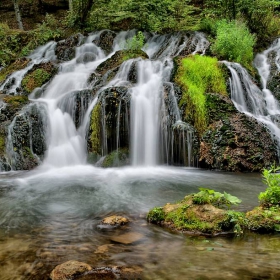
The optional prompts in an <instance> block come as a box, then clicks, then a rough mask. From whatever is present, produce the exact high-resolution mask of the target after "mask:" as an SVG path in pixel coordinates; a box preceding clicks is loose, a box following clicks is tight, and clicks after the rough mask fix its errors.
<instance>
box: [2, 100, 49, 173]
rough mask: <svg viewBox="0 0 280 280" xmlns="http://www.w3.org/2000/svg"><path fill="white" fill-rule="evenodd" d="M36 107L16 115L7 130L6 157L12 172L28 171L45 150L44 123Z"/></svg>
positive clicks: (32, 106)
mask: <svg viewBox="0 0 280 280" xmlns="http://www.w3.org/2000/svg"><path fill="white" fill-rule="evenodd" d="M39 110H43V108H40V109H39V108H38V107H36V105H30V107H29V108H28V110H27V111H25V112H23V113H21V114H19V115H17V116H16V117H15V118H14V120H13V121H12V123H11V124H10V126H9V128H8V138H11V139H8V141H11V143H9V145H8V151H7V153H8V157H10V161H11V166H12V168H13V169H14V170H30V169H33V168H34V167H36V166H37V165H38V164H39V162H40V157H41V158H42V157H43V155H44V152H45V150H46V143H45V142H46V141H45V131H44V128H45V121H44V120H43V117H42V115H41V113H40V112H39Z"/></svg>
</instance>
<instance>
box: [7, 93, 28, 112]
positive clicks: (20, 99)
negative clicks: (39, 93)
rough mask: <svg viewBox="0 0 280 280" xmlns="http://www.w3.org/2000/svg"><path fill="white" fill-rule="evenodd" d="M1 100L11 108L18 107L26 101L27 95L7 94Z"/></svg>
mask: <svg viewBox="0 0 280 280" xmlns="http://www.w3.org/2000/svg"><path fill="white" fill-rule="evenodd" d="M3 101H4V102H5V103H7V104H8V105H9V106H11V108H12V109H19V108H20V107H22V106H23V105H25V104H27V103H28V97H27V96H24V95H17V96H11V95H9V96H6V97H5V98H3Z"/></svg>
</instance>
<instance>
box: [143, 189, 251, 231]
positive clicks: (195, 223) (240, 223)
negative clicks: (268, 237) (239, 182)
mask: <svg viewBox="0 0 280 280" xmlns="http://www.w3.org/2000/svg"><path fill="white" fill-rule="evenodd" d="M237 203H240V200H239V199H238V198H237V197H234V196H231V195H229V194H226V193H224V194H222V193H219V192H215V191H214V190H210V189H201V191H200V192H199V193H196V194H191V195H188V196H186V197H185V198H184V199H183V200H182V201H180V202H178V203H176V204H170V203H168V204H166V205H165V206H164V207H155V208H153V209H152V210H150V211H149V213H148V215H147V220H148V221H149V222H151V223H156V224H160V225H164V226H168V227H171V228H173V229H176V230H182V231H190V232H200V233H203V234H217V233H220V232H223V231H228V232H234V233H236V234H240V233H242V231H243V228H244V226H245V224H246V221H245V214H244V213H240V212H236V211H232V210H231V211H226V210H224V209H221V208H223V206H224V205H227V206H228V205H229V204H230V205H231V204H237ZM213 204H215V205H216V206H219V207H216V206H214V205H213Z"/></svg>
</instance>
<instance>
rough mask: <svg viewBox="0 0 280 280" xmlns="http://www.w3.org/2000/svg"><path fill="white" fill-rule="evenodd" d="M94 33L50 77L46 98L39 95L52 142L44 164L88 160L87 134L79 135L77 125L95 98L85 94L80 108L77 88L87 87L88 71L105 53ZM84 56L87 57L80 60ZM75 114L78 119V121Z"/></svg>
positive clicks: (79, 162)
mask: <svg viewBox="0 0 280 280" xmlns="http://www.w3.org/2000/svg"><path fill="white" fill-rule="evenodd" d="M95 37H96V34H93V35H90V36H89V37H88V38H87V40H86V43H85V45H82V46H80V47H77V48H76V57H75V58H74V59H73V60H71V61H69V62H65V63H63V64H62V65H61V70H60V73H59V74H58V75H57V76H56V77H55V78H54V79H53V80H52V81H51V83H50V85H49V86H48V88H47V89H46V91H45V96H44V98H41V99H39V101H41V102H44V103H46V104H47V106H48V111H49V123H50V125H49V143H48V150H47V153H46V157H45V160H44V165H45V166H51V167H52V166H55V167H63V166H68V165H79V164H85V163H86V159H87V155H86V144H85V135H80V132H81V131H83V130H82V129H80V132H79V129H77V128H76V125H78V126H79V125H82V124H83V116H85V115H86V111H87V108H88V107H89V106H90V101H91V100H92V98H91V97H90V96H89V95H87V97H86V95H84V94H83V95H84V97H83V98H84V99H80V105H81V106H80V107H79V108H77V102H76V101H77V95H76V94H75V92H77V91H81V90H86V89H87V80H88V77H89V75H90V74H91V73H92V72H93V71H94V70H95V68H96V67H97V66H98V64H100V63H101V62H102V59H104V57H105V55H104V53H103V51H102V50H101V49H100V48H99V47H97V46H96V45H95V44H94V43H92V41H93V40H94V39H95ZM88 53H91V56H92V59H89V61H86V60H85V55H86V54H88ZM81 56H84V57H83V59H82V61H81V62H80V61H79V59H81ZM77 60H78V62H77ZM62 100H64V101H62ZM85 100H86V102H85ZM71 101H73V102H71ZM77 110H78V111H79V112H78V113H77ZM76 115H78V120H77V121H76V122H75V118H76ZM75 124H76V125H75Z"/></svg>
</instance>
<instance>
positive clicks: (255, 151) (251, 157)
mask: <svg viewBox="0 0 280 280" xmlns="http://www.w3.org/2000/svg"><path fill="white" fill-rule="evenodd" d="M228 112H229V111H228ZM214 120H215V118H214ZM199 161H200V166H201V167H204V168H211V169H220V170H226V171H261V170H262V169H263V168H264V167H267V166H270V165H271V164H273V162H275V161H277V152H276V147H275V143H274V142H273V140H272V139H271V136H270V133H269V132H268V130H267V129H266V128H265V127H264V126H263V125H262V124H261V123H258V122H257V121H256V120H255V119H253V118H250V117H248V116H246V115H244V114H241V113H235V114H232V115H228V117H227V116H226V115H225V117H224V118H222V119H220V120H218V121H215V122H213V123H212V124H211V125H210V126H209V127H208V129H207V130H206V131H205V132H204V134H203V136H202V138H201V142H200V159H199Z"/></svg>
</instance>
